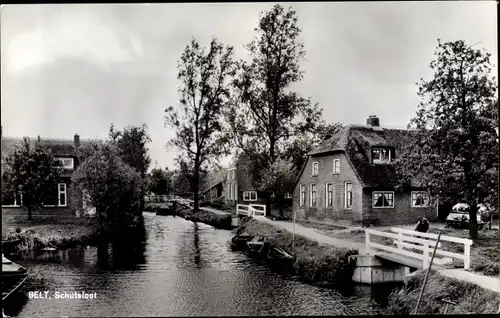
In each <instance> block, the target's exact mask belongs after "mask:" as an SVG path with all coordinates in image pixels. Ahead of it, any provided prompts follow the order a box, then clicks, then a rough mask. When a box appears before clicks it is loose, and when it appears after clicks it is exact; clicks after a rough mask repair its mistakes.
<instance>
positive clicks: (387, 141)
mask: <svg viewBox="0 0 500 318" xmlns="http://www.w3.org/2000/svg"><path fill="white" fill-rule="evenodd" d="M411 134H412V131H411V130H404V129H388V128H381V127H375V128H374V127H372V126H365V125H348V126H346V127H344V128H342V129H341V130H340V131H339V132H338V133H337V134H335V135H334V136H332V137H331V138H330V139H328V140H325V141H323V142H322V143H321V144H320V145H319V146H318V147H316V148H315V149H313V150H312V151H311V152H310V153H309V155H310V156H313V157H314V156H321V155H326V154H329V153H333V152H344V153H345V155H346V157H347V159H348V160H349V162H350V163H351V165H352V167H353V168H354V171H355V173H356V174H357V175H358V177H359V179H360V181H361V183H362V184H363V186H365V187H388V188H390V187H394V186H395V185H396V182H397V180H396V172H395V167H394V165H393V164H372V163H371V162H372V161H371V149H372V147H376V146H381V147H387V148H389V149H390V151H391V157H392V158H396V156H397V155H398V154H400V153H401V151H402V148H403V146H404V145H405V144H407V143H408V142H409V141H410V137H411Z"/></svg>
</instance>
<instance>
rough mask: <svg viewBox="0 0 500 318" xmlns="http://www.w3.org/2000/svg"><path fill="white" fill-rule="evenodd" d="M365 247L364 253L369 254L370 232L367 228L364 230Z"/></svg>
mask: <svg viewBox="0 0 500 318" xmlns="http://www.w3.org/2000/svg"><path fill="white" fill-rule="evenodd" d="M365 249H366V253H368V254H371V248H370V232H369V231H368V230H365Z"/></svg>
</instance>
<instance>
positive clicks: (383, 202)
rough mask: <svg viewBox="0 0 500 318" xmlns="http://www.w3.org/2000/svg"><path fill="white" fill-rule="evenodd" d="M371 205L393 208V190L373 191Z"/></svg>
mask: <svg viewBox="0 0 500 318" xmlns="http://www.w3.org/2000/svg"><path fill="white" fill-rule="evenodd" d="M373 207H374V208H393V207H394V192H393V191H387V192H381V191H377V192H375V191H374V192H373Z"/></svg>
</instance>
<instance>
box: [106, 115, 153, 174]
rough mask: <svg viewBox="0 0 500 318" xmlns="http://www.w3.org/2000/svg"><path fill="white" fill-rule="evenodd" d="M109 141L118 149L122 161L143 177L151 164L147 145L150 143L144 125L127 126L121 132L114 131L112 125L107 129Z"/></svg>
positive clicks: (146, 128)
mask: <svg viewBox="0 0 500 318" xmlns="http://www.w3.org/2000/svg"><path fill="white" fill-rule="evenodd" d="M109 139H110V141H111V142H112V143H113V144H115V145H116V146H117V147H118V149H119V154H120V156H121V157H122V159H123V161H125V163H127V164H128V165H129V166H131V167H133V168H135V169H136V170H137V172H139V173H140V174H141V176H145V174H146V171H147V170H148V168H149V165H150V163H151V158H150V157H149V155H148V148H147V146H146V145H147V143H148V142H151V138H150V136H149V134H148V127H147V125H146V124H144V125H142V126H127V127H125V128H124V129H123V131H116V130H115V128H114V125H113V124H111V125H110V127H109Z"/></svg>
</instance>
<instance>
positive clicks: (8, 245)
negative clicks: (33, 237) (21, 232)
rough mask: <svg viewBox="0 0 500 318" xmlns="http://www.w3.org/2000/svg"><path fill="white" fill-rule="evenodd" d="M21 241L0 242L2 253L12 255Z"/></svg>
mask: <svg viewBox="0 0 500 318" xmlns="http://www.w3.org/2000/svg"><path fill="white" fill-rule="evenodd" d="M21 241H22V240H21V239H17V240H10V241H2V251H3V252H4V253H12V252H14V251H15V250H16V247H17V246H18V245H19V244H20V243H21Z"/></svg>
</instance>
